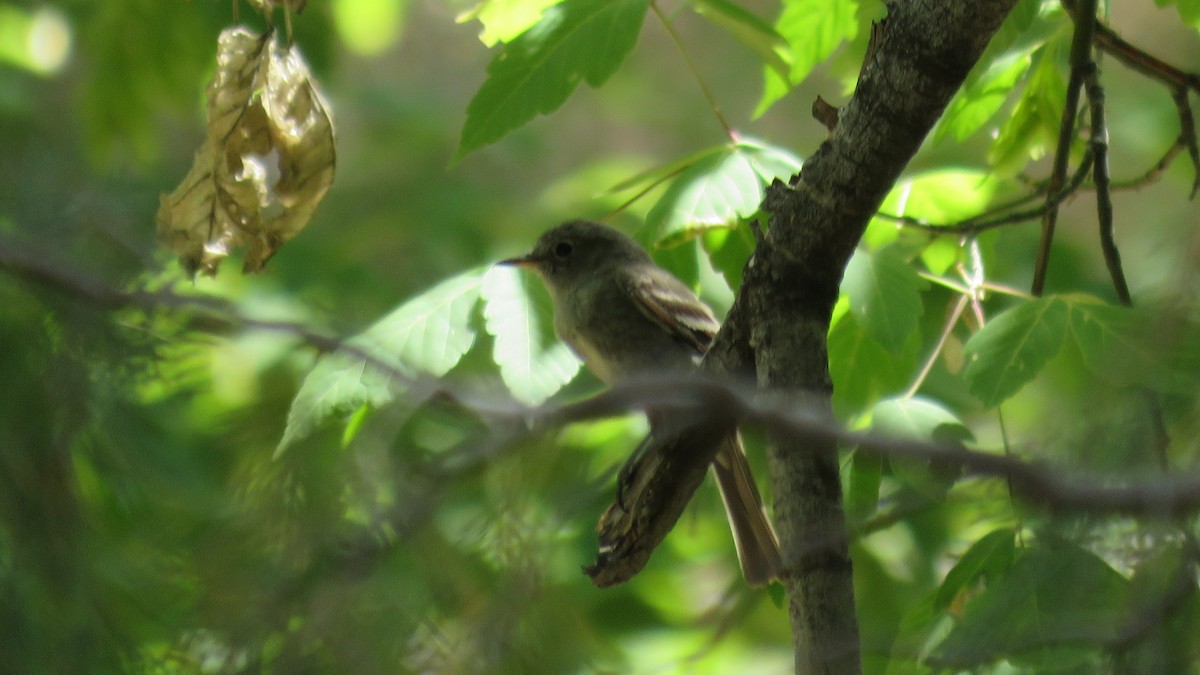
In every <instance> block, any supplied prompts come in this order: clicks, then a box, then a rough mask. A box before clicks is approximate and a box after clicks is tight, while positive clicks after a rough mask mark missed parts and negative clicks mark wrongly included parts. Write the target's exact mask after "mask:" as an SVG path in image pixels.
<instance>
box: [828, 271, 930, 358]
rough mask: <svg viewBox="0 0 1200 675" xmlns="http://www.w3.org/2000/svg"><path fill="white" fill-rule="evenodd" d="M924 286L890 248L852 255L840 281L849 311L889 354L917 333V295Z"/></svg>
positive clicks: (919, 310) (919, 301)
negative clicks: (847, 297) (847, 299)
mask: <svg viewBox="0 0 1200 675" xmlns="http://www.w3.org/2000/svg"><path fill="white" fill-rule="evenodd" d="M927 286H928V283H927V282H926V281H925V280H924V279H922V278H921V277H920V276H919V275H918V274H917V270H916V269H915V268H914V267H913V266H912V265H911V264H909V263H908V261H906V260H905V259H904V258H902V257H901V256H900V254H899V252H897V251H896V250H895V249H894V248H884V249H881V250H878V251H874V252H866V251H863V250H861V249H859V250H857V251H855V252H854V256H853V257H851V258H850V263H849V264H848V265H847V266H846V273H845V276H843V277H842V291H843V292H845V293H846V295H847V296H849V298H850V311H851V312H853V313H854V315H855V316H856V317H858V320H859V322H860V323H862V325H863V326H864V327H865V328H866V329H867V332H869V333H870V334H871V337H873V338H875V340H877V341H878V342H879V344H881V345H883V346H884V347H885V348H886V349H887V350H888V351H890V352H892V353H893V354H894V353H896V352H898V351H899V350H900V349H901V348H902V347H904V344H905V343H906V342H907V341H908V339H909V337H911V336H912V334H913V333H914V332H915V331H916V330H917V319H919V318H920V316H921V312H922V305H921V291H922V290H924V289H925V288H926V287H927Z"/></svg>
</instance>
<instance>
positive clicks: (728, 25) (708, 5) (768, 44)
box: [691, 0, 789, 78]
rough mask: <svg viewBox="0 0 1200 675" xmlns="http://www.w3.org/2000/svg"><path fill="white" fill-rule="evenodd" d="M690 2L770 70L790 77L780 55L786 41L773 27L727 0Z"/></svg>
mask: <svg viewBox="0 0 1200 675" xmlns="http://www.w3.org/2000/svg"><path fill="white" fill-rule="evenodd" d="M691 3H692V6H693V7H694V8H695V9H696V12H698V13H699V14H700V15H701V16H703V17H705V18H706V19H708V20H709V21H712V22H713V23H715V24H717V25H718V26H721V27H722V28H724V29H725V30H728V31H729V32H730V33H732V34H733V36H734V37H735V38H737V39H738V41H739V42H741V43H742V44H744V45H746V46H747V47H749V48H750V51H752V52H754V54H755V55H756V56H758V58H760V59H762V62H763V63H764V64H766V66H767V67H768V68H772V69H774V70H775V72H776V73H778V74H779V76H780V77H785V78H786V77H787V76H788V71H789V68H788V64H787V62H786V61H784V60H783V57H781V56H780V55H779V51H780V50H781V49H783V48H784V47H785V46H786V45H787V41H786V40H784V39H783V36H782V35H780V34H779V33H777V32H775V29H774V28H771V25H770V24H768V23H767V22H765V21H763V20H762V19H760V18H758V16H757V15H755V14H753V13H751V12H748V11H746V10H745V9H742V8H741V7H739V6H737V5H735V4H733V3H732V2H729V1H728V0H691Z"/></svg>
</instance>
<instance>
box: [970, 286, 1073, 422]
mask: <svg viewBox="0 0 1200 675" xmlns="http://www.w3.org/2000/svg"><path fill="white" fill-rule="evenodd" d="M1067 314H1068V311H1067V306H1066V304H1065V303H1064V302H1063V301H1062V300H1061V299H1059V298H1054V297H1051V298H1039V299H1036V300H1031V301H1029V302H1024V303H1021V304H1019V305H1017V306H1016V307H1013V308H1012V309H1009V310H1007V311H1005V312H1003V313H1001V314H999V315H997V316H996V317H994V318H993V319H992V320H991V321H989V322H988V324H987V325H986V326H984V327H983V329H982V330H980V331H979V332H978V333H976V334H975V335H972V336H971V339H970V340H968V341H967V344H966V345H965V347H964V351H965V353H966V359H967V367H966V370H965V371H964V372H963V375H964V377H966V380H967V389H968V390H969V391H970V392H971V393H972V394H974V395H975V397H976V398H978V399H979V400H980V401H981V402H982V403H983V404H984V405H985V406H988V407H992V406H995V405H998V404H999V403H1001V402H1003V401H1004V400H1005V399H1007V398H1008V397H1010V396H1012V395H1013V394H1015V393H1017V391H1018V390H1020V389H1021V387H1023V386H1025V384H1027V383H1028V382H1029V381H1030V380H1032V379H1033V378H1034V376H1036V375H1037V374H1038V372H1039V371H1040V370H1041V369H1042V367H1043V366H1045V365H1046V362H1047V361H1049V360H1050V358H1051V357H1052V356H1054V355H1055V354H1057V353H1058V350H1059V348H1060V347H1061V346H1062V343H1063V338H1064V336H1065V334H1066V328H1067Z"/></svg>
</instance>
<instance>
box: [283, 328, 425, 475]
mask: <svg viewBox="0 0 1200 675" xmlns="http://www.w3.org/2000/svg"><path fill="white" fill-rule="evenodd" d="M392 365H393V366H395V367H397V368H401V366H400V365H399V364H395V363H394V364H392ZM391 381H392V378H391V376H390V375H389V374H388V373H385V372H382V371H380V370H378V369H376V368H370V367H368V366H367V364H366V362H364V361H363V360H362V359H361V358H358V357H355V356H352V355H350V354H347V353H343V352H335V353H333V354H330V355H328V356H324V357H322V358H321V360H320V361H318V362H317V365H316V366H314V367H313V369H312V371H310V372H309V373H308V375H307V376H305V378H304V382H303V383H302V384H301V385H300V390H299V391H298V392H296V398H294V399H292V407H291V409H290V410H289V411H288V420H287V426H286V427H285V428H284V432H283V438H282V439H281V440H280V441H279V445H278V446H277V447H276V448H275V456H276V457H278V456H279V455H281V454H282V453H283V451H284V450H286V449H287V447H288V446H289V445H291V444H292V443H295V442H296V441H298V440H300V439H302V438H305V437H306V436H308V435H309V434H311V433H312V432H313V431H315V430H316V429H317V428H318V427H319V426H320V425H321V424H323V423H324V422H325V421H326V420H328V419H330V418H332V417H338V416H343V415H348V414H350V413H351V412H353V411H355V410H357V409H358V408H360V407H361V406H364V405H374V406H379V405H383V404H384V403H386V402H388V401H390V400H391V398H392V396H393V394H392V390H391Z"/></svg>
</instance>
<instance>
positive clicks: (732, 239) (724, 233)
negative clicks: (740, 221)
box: [703, 225, 755, 291]
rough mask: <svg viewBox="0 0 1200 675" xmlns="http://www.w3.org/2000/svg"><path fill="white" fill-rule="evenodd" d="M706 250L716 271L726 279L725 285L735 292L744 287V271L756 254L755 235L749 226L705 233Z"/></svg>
mask: <svg viewBox="0 0 1200 675" xmlns="http://www.w3.org/2000/svg"><path fill="white" fill-rule="evenodd" d="M703 241H704V250H706V251H708V259H709V261H710V262H711V263H712V266H713V268H714V269H715V270H717V271H718V272H720V273H721V274H722V275H723V276H724V277H725V283H727V284H729V287H730V288H731V289H733V290H735V291H736V290H737V289H739V288H741V287H742V271H743V270H744V269H745V268H746V261H747V260H749V259H750V256H751V255H752V254H753V253H754V246H755V241H754V235H753V234H751V233H750V227H749V226H748V225H739V226H737V227H733V228H730V229H728V230H709V231H708V232H705V233H704V240H703Z"/></svg>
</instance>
